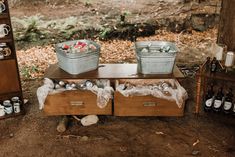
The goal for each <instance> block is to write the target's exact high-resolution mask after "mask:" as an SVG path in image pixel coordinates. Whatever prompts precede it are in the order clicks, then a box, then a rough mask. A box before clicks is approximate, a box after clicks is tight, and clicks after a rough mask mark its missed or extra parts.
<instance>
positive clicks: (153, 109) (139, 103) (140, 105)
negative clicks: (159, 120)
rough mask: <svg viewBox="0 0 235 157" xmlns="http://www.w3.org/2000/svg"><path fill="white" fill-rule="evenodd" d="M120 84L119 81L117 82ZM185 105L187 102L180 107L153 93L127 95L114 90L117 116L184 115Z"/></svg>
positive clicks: (115, 113)
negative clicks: (152, 94)
mask: <svg viewBox="0 0 235 157" xmlns="http://www.w3.org/2000/svg"><path fill="white" fill-rule="evenodd" d="M147 81H148V80H146V81H145V82H147ZM151 81H152V80H151ZM118 84H119V81H117V82H116V85H118ZM184 107H185V104H183V105H182V107H181V108H179V107H178V105H177V104H176V102H175V101H169V100H166V99H161V98H156V97H154V96H151V95H147V96H129V97H125V96H123V95H122V94H121V93H120V92H118V91H115V92H114V115H115V116H183V115H184Z"/></svg>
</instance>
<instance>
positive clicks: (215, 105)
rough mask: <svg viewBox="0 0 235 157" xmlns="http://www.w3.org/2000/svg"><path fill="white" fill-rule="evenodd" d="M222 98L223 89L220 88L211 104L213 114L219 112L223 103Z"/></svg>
mask: <svg viewBox="0 0 235 157" xmlns="http://www.w3.org/2000/svg"><path fill="white" fill-rule="evenodd" d="M223 97H224V93H223V88H222V87H221V88H220V89H219V91H218V93H217V95H216V96H215V100H214V103H213V110H214V111H215V112H219V111H220V110H221V106H222V103H223Z"/></svg>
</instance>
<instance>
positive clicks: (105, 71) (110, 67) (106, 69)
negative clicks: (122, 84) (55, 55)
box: [44, 64, 184, 79]
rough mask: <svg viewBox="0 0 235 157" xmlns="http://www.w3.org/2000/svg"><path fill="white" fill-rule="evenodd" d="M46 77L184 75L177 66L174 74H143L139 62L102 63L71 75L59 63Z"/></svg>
mask: <svg viewBox="0 0 235 157" xmlns="http://www.w3.org/2000/svg"><path fill="white" fill-rule="evenodd" d="M44 77H46V78H51V79H170V78H175V79H181V78H184V75H183V74H182V72H181V71H180V70H179V68H178V67H177V66H175V67H174V70H173V73H172V74H161V75H157V74H154V75H143V74H139V73H138V72H137V64H100V65H99V67H98V69H97V70H93V71H89V72H86V73H82V74H79V75H71V74H69V73H67V72H65V71H64V70H62V69H61V68H60V67H59V66H58V65H57V64H54V65H51V66H50V67H49V68H48V69H47V70H46V72H45V75H44Z"/></svg>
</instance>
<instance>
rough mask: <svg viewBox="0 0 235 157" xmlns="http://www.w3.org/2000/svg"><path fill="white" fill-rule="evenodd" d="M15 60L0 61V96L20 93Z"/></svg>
mask: <svg viewBox="0 0 235 157" xmlns="http://www.w3.org/2000/svg"><path fill="white" fill-rule="evenodd" d="M16 66H17V65H16V62H15V60H1V61H0V75H1V81H0V87H1V88H0V94H3V93H10V92H18V91H20V90H21V89H20V85H19V76H18V71H17V68H16Z"/></svg>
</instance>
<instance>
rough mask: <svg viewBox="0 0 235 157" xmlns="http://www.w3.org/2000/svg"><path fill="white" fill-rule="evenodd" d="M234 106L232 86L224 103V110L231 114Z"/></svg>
mask: <svg viewBox="0 0 235 157" xmlns="http://www.w3.org/2000/svg"><path fill="white" fill-rule="evenodd" d="M232 107H233V91H232V88H229V92H228V93H227V94H226V96H225V100H224V104H223V112H224V113H226V114H229V113H230V112H231V110H232Z"/></svg>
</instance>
